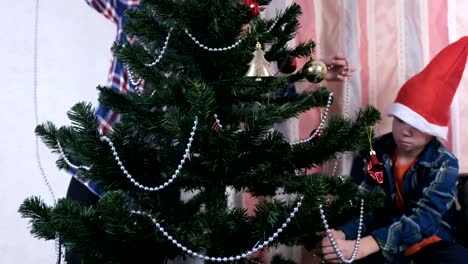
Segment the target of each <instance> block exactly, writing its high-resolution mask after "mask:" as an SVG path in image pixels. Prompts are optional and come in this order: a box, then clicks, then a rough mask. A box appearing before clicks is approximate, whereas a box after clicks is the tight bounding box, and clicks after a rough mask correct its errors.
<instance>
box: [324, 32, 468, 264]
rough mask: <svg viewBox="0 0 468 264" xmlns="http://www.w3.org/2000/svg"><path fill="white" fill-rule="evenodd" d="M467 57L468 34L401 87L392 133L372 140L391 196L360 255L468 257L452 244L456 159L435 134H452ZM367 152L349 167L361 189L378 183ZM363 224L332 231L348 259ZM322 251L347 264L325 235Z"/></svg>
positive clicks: (367, 221)
mask: <svg viewBox="0 0 468 264" xmlns="http://www.w3.org/2000/svg"><path fill="white" fill-rule="evenodd" d="M467 54H468V37H463V38H461V39H460V40H458V41H457V42H455V43H453V44H451V45H449V46H447V47H446V48H445V49H443V50H442V51H441V52H440V53H439V54H437V55H436V57H434V59H433V60H432V61H431V62H430V63H429V65H428V66H427V67H426V68H425V69H424V70H423V71H421V72H420V73H418V74H417V75H416V76H414V77H413V78H411V79H410V80H408V81H407V82H406V83H405V84H404V85H403V86H402V87H401V89H400V91H399V92H398V95H397V97H396V99H395V102H394V103H393V104H392V105H391V107H390V108H389V111H388V114H389V115H390V116H392V117H393V124H392V132H391V133H389V134H386V135H383V136H381V137H379V138H377V139H376V140H375V141H374V142H373V149H374V150H375V152H376V153H377V157H378V159H379V161H380V162H382V164H383V177H384V182H383V184H382V188H383V189H384V191H385V192H386V194H387V201H386V203H385V205H384V208H383V210H382V211H379V212H373V213H372V216H366V217H364V221H363V226H362V239H361V240H360V241H359V245H360V246H359V251H358V253H357V256H356V259H363V258H366V257H367V256H370V255H372V257H380V258H382V256H383V257H384V258H385V259H386V260H387V261H389V262H391V263H405V262H409V261H410V260H412V261H414V262H415V263H466V262H467V261H468V250H467V249H465V248H463V247H461V246H460V245H458V244H456V243H455V231H454V223H455V215H454V211H455V208H454V207H455V206H454V201H455V197H456V192H457V188H456V183H457V180H458V160H457V159H456V158H455V157H454V155H453V154H452V153H450V152H449V151H448V150H447V149H446V148H445V147H444V146H443V145H442V143H440V141H438V140H437V139H436V137H440V138H443V139H446V137H447V130H448V123H449V111H450V104H451V102H452V99H453V96H454V94H455V92H456V89H457V87H458V85H459V83H460V79H461V77H462V74H463V71H464V68H465V65H466V61H467ZM368 157H369V155H367V156H364V157H363V156H360V157H358V158H357V159H356V161H355V163H354V165H353V169H352V171H351V175H352V177H353V179H355V180H356V181H357V182H360V185H359V189H358V192H359V193H360V194H364V193H366V192H369V191H370V190H371V189H373V188H375V187H376V186H379V183H377V181H375V180H374V179H372V178H371V177H370V176H368V171H367V161H366V159H368ZM358 223H359V222H358V221H357V220H355V221H352V222H350V223H348V224H346V225H344V226H341V227H339V228H337V229H336V230H332V231H331V233H332V235H333V236H334V238H335V240H336V244H337V245H338V248H339V249H340V250H341V252H342V254H343V257H344V258H345V259H350V257H351V255H352V251H353V249H354V246H355V242H356V241H355V240H353V239H356V237H357V232H358V228H359V224H358ZM377 252H379V254H374V253H377ZM322 253H323V257H324V260H326V261H327V262H329V263H341V262H342V260H341V259H340V258H339V257H337V255H336V253H335V252H334V250H333V248H332V246H331V244H330V241H329V239H328V238H327V237H325V238H324V239H323V240H322ZM366 259H369V258H366ZM373 261H374V262H372V263H375V262H376V260H375V259H374V260H373Z"/></svg>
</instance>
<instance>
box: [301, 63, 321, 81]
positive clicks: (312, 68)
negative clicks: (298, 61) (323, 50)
mask: <svg viewBox="0 0 468 264" xmlns="http://www.w3.org/2000/svg"><path fill="white" fill-rule="evenodd" d="M302 75H304V78H306V79H307V80H308V81H309V82H312V83H319V82H321V81H323V79H325V75H327V66H326V65H325V64H324V63H323V62H321V61H319V60H310V61H308V62H307V63H306V64H304V67H302Z"/></svg>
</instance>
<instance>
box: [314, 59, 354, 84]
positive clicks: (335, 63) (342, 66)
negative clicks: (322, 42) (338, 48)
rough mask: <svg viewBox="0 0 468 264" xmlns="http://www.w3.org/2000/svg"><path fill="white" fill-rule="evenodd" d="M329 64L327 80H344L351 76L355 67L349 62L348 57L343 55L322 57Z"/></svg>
mask: <svg viewBox="0 0 468 264" xmlns="http://www.w3.org/2000/svg"><path fill="white" fill-rule="evenodd" d="M321 60H322V61H323V63H325V65H326V66H327V74H326V75H325V80H326V81H329V82H330V81H331V82H333V81H344V80H345V78H346V77H349V76H351V74H352V73H353V72H354V71H355V67H354V66H352V65H350V64H349V61H348V59H347V58H346V57H345V56H342V55H335V56H333V57H329V58H324V59H321Z"/></svg>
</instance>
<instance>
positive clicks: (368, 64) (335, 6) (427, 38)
mask: <svg viewBox="0 0 468 264" xmlns="http://www.w3.org/2000/svg"><path fill="white" fill-rule="evenodd" d="M280 2H281V3H280ZM295 2H296V3H298V4H300V5H301V6H302V9H303V16H302V17H301V24H302V27H301V29H300V30H299V32H298V35H297V38H296V40H298V41H303V40H307V39H310V38H312V39H314V40H315V41H317V43H318V44H319V47H318V50H317V52H318V55H319V57H320V56H322V57H323V56H330V55H334V54H338V53H341V54H346V55H347V56H348V57H349V59H350V61H351V63H352V64H354V65H356V66H357V67H358V71H357V72H356V73H355V74H354V75H353V77H352V78H351V79H350V80H349V81H350V86H349V89H350V90H349V95H350V97H349V98H350V101H349V109H350V112H349V113H350V114H352V113H354V112H355V110H356V109H357V107H362V106H365V105H368V104H371V105H374V106H375V107H377V108H378V109H379V110H381V112H382V113H383V120H382V122H381V123H379V124H378V125H377V126H376V132H377V134H378V135H380V134H383V133H386V132H389V131H390V130H391V118H388V117H386V116H385V114H384V112H385V110H386V108H387V107H388V106H389V105H390V104H391V103H392V102H393V99H394V98H395V96H396V94H397V92H398V90H399V88H400V87H401V85H402V84H403V83H404V82H405V81H406V80H407V79H409V78H410V77H412V76H413V75H414V74H416V73H417V72H419V71H420V70H422V69H423V67H424V66H425V65H426V64H427V63H428V62H429V61H430V59H431V58H432V57H433V56H435V54H437V52H439V51H440V50H441V49H442V48H443V47H445V46H447V45H448V44H449V43H451V42H453V41H455V40H457V39H458V38H460V37H461V36H464V35H468V16H467V15H466V14H468V1H464V0H443V1H441V0H414V1H404V0H395V1H377V0H352V1H350V0H333V1H329V0H296V1H295ZM289 3H290V1H288V0H283V1H275V2H273V5H275V7H270V8H281V7H282V6H284V5H287V4H289ZM302 63H304V62H302ZM328 86H329V87H330V89H332V90H333V91H334V92H335V106H334V107H333V109H332V111H333V112H335V113H343V110H344V105H345V88H346V85H345V84H329V85H328ZM318 113H319V112H317V110H311V111H309V112H307V113H304V114H302V115H301V116H300V118H299V122H298V127H299V129H297V131H298V132H297V133H298V137H301V138H303V137H306V136H307V135H308V134H309V133H310V131H311V130H312V129H313V128H314V127H315V126H316V124H317V122H318V118H319V114H318ZM466 123H468V74H467V73H465V74H464V76H463V80H462V82H461V85H460V87H459V89H458V92H457V94H456V97H455V98H454V101H453V104H452V118H451V123H450V128H449V137H448V140H447V141H446V142H445V144H446V145H447V147H449V148H450V149H451V150H452V151H453V152H454V154H455V155H456V156H457V157H458V158H459V160H460V171H461V172H468V136H466V135H467V134H468V126H466V125H465V126H464V125H463V124H466ZM293 131H295V130H293ZM290 137H291V136H290ZM347 169H349V162H346V163H345V166H344V168H343V170H342V172H345V171H347Z"/></svg>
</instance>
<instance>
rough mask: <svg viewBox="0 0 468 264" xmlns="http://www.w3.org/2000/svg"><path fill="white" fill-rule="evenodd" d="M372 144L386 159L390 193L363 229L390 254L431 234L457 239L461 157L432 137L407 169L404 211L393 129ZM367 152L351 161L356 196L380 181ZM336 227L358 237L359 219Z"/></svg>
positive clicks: (381, 156)
mask: <svg viewBox="0 0 468 264" xmlns="http://www.w3.org/2000/svg"><path fill="white" fill-rule="evenodd" d="M373 145H374V150H375V151H376V153H377V156H378V158H379V160H380V161H381V162H382V163H383V164H384V183H383V185H382V186H381V187H382V188H383V189H384V191H385V193H386V194H387V201H386V204H385V206H384V208H383V209H382V210H381V211H379V212H372V214H371V215H368V216H366V217H365V218H364V221H363V222H364V225H363V230H362V233H363V235H364V236H365V235H371V236H372V237H373V238H374V239H375V240H376V241H377V243H378V244H379V246H380V249H381V251H382V253H383V255H384V256H385V257H387V258H389V259H392V258H393V257H395V256H398V255H402V253H403V252H404V250H405V249H406V248H408V247H410V246H412V245H414V244H416V243H418V242H420V241H422V240H423V239H425V238H428V237H430V236H432V235H436V236H438V237H440V238H441V239H442V240H447V241H455V234H454V224H455V206H454V201H455V197H456V195H457V188H456V183H457V180H458V160H457V159H456V158H455V156H454V155H453V154H452V153H450V152H449V151H448V150H447V149H446V148H445V147H444V146H443V145H442V143H440V141H438V140H437V139H435V138H434V139H433V140H432V141H430V142H429V143H428V144H427V146H426V148H425V149H424V150H423V152H422V153H421V155H420V157H419V159H418V160H417V161H416V163H415V164H414V165H413V167H412V168H411V169H410V170H409V171H408V172H407V174H406V176H405V178H404V182H403V198H404V203H405V208H406V211H405V213H404V214H403V215H402V214H401V213H400V211H399V210H398V208H397V204H396V189H395V182H394V178H393V166H392V159H391V154H392V152H393V151H394V149H395V141H394V140H393V136H392V134H391V133H389V134H386V135H383V136H381V137H379V138H377V139H376V140H375V141H374V144H373ZM368 156H369V155H368V154H367V155H364V156H363V155H360V156H358V157H357V158H356V160H355V163H354V164H353V169H352V171H351V175H352V177H353V179H354V180H356V182H360V185H359V187H358V196H360V197H363V196H365V194H367V193H369V192H370V191H371V190H372V189H374V188H376V187H378V186H380V185H379V184H378V183H377V182H375V181H374V180H373V179H372V178H371V177H370V176H368V173H367V167H366V165H367V159H368ZM337 229H340V230H343V231H344V232H345V234H346V238H347V239H356V235H357V230H358V221H357V220H353V221H351V222H349V223H348V224H346V225H344V226H341V227H339V228H337Z"/></svg>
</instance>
